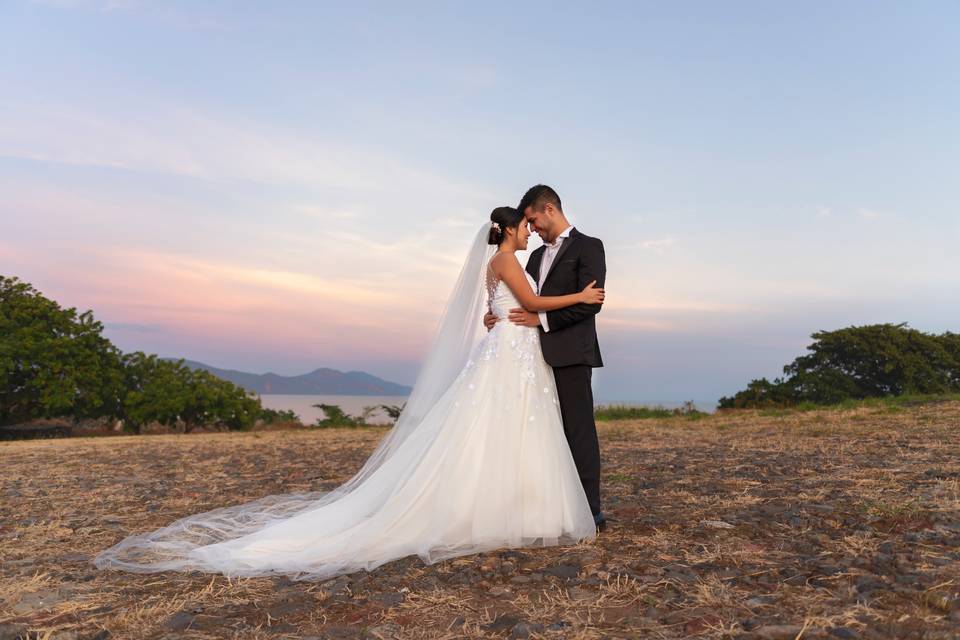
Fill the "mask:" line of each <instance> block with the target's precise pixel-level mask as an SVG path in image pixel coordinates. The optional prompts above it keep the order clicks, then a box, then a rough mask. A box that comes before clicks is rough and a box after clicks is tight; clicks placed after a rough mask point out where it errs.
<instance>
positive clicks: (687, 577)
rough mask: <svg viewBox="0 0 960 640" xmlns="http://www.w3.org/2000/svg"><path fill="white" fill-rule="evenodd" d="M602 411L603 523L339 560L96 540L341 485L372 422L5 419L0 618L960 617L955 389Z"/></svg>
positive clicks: (170, 632)
mask: <svg viewBox="0 0 960 640" xmlns="http://www.w3.org/2000/svg"><path fill="white" fill-rule="evenodd" d="M600 430H601V446H602V449H603V454H604V481H605V484H604V492H605V496H606V501H607V507H608V513H609V515H610V516H611V524H610V527H609V529H608V530H607V532H606V533H605V534H603V535H601V536H600V537H599V538H598V539H597V540H596V541H594V542H591V543H589V544H582V545H580V546H578V547H575V548H551V549H521V550H508V551H503V552H499V553H491V554H483V555H479V556H471V557H466V558H460V559H455V560H452V561H448V562H443V563H439V564H436V565H431V566H424V565H423V564H422V563H421V562H420V561H419V560H418V559H416V558H407V559H403V560H400V561H397V562H394V563H391V564H389V565H386V566H384V567H382V568H380V569H379V570H377V571H375V572H373V573H370V574H367V573H359V574H353V575H350V576H344V577H341V578H338V579H336V580H332V581H328V582H325V583H309V582H293V581H290V580H288V579H286V578H258V579H240V580H237V579H233V580H231V579H228V578H226V577H223V576H219V575H209V574H200V573H164V574H151V575H138V574H127V573H121V572H114V571H98V570H96V569H95V568H94V567H92V565H90V564H89V561H90V558H91V557H92V556H93V555H94V554H95V553H96V552H97V551H99V550H101V549H103V548H105V547H107V546H110V545H111V544H113V543H114V542H116V541H117V540H119V539H120V538H122V537H123V536H125V535H127V534H130V533H136V532H142V531H145V530H149V529H153V528H156V527H160V526H163V525H165V524H167V523H169V522H170V521H171V520H174V519H176V518H178V517H181V516H184V515H187V514H190V513H194V512H197V511H200V510H207V509H213V508H216V507H219V506H224V505H227V504H235V503H239V502H244V501H247V500H251V499H255V498H257V497H260V496H263V495H266V494H270V493H278V492H289V491H303V490H317V489H324V488H330V487H332V486H335V485H337V484H338V483H340V482H342V481H343V480H345V479H347V478H348V477H349V476H350V475H351V474H352V472H354V471H355V470H356V469H357V468H358V467H359V465H360V464H361V463H362V461H363V459H364V458H365V456H366V455H367V454H368V453H369V452H370V451H371V450H372V448H373V447H374V445H375V444H376V442H377V440H378V439H379V438H380V437H381V436H382V434H383V431H382V430H376V429H360V430H323V431H273V432H263V433H223V434H196V435H186V436H184V435H173V436H131V437H116V438H72V439H63V440H52V441H29V442H9V443H0V460H2V461H3V475H2V480H0V500H2V502H0V638H7V637H11V638H15V637H17V635H18V634H29V637H30V638H54V639H56V638H76V639H86V638H99V639H100V640H103V639H105V638H305V637H306V638H309V637H313V638H364V637H366V638H471V637H497V636H499V637H513V638H518V637H531V638H538V637H543V638H608V637H613V638H637V637H642V638H679V637H705V638H725V637H741V638H764V639H769V638H790V639H794V638H816V637H828V638H861V637H862V638H952V637H960V633H958V631H957V629H958V628H960V600H958V594H960V459H958V443H960V403H958V402H948V403H939V404H923V405H918V406H913V407H908V408H901V409H897V408H890V407H870V408H860V409H854V410H848V411H813V412H797V413H785V414H782V415H764V414H762V413H757V412H744V413H734V414H726V415H724V414H721V415H716V416H711V417H708V418H705V419H702V420H696V421H694V420H688V419H686V418H683V417H676V418H669V419H663V420H643V421H623V422H611V423H605V424H602V425H601V427H600Z"/></svg>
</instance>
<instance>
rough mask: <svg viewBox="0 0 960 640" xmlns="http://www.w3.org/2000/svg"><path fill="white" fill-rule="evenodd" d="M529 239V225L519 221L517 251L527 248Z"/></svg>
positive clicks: (524, 221)
mask: <svg viewBox="0 0 960 640" xmlns="http://www.w3.org/2000/svg"><path fill="white" fill-rule="evenodd" d="M529 239H530V225H528V224H527V221H526V220H521V221H520V224H518V225H517V249H519V250H520V251H524V250H525V249H526V248H527V240H529Z"/></svg>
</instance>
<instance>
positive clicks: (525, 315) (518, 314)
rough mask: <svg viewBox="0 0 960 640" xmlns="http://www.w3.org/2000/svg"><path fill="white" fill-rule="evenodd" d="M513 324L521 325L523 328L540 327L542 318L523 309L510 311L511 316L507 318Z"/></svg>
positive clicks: (517, 308)
mask: <svg viewBox="0 0 960 640" xmlns="http://www.w3.org/2000/svg"><path fill="white" fill-rule="evenodd" d="M507 319H508V320H510V322H512V323H513V324H519V325H520V326H523V327H539V326H540V316H539V315H537V314H536V313H532V312H530V311H527V310H526V309H523V308H521V307H516V308H514V309H510V315H509V316H507Z"/></svg>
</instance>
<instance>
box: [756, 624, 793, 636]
mask: <svg viewBox="0 0 960 640" xmlns="http://www.w3.org/2000/svg"><path fill="white" fill-rule="evenodd" d="M802 630H803V627H801V626H800V625H797V624H768V625H765V626H762V627H759V628H758V629H757V630H756V631H754V632H753V633H754V634H755V635H756V636H757V637H758V638H760V640H794V638H796V637H797V634H799V633H800V631H802Z"/></svg>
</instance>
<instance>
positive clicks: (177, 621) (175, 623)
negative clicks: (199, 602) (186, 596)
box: [163, 611, 193, 631]
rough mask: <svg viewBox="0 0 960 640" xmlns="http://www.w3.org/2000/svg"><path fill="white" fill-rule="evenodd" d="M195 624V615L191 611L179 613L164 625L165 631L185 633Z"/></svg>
mask: <svg viewBox="0 0 960 640" xmlns="http://www.w3.org/2000/svg"><path fill="white" fill-rule="evenodd" d="M191 624H193V614H192V613H190V612H189V611H178V612H177V613H175V614H173V615H172V616H170V617H169V618H167V620H166V622H164V623H163V627H164V628H165V629H169V630H170V631H183V630H185V629H188V628H189V627H190V625H191Z"/></svg>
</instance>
